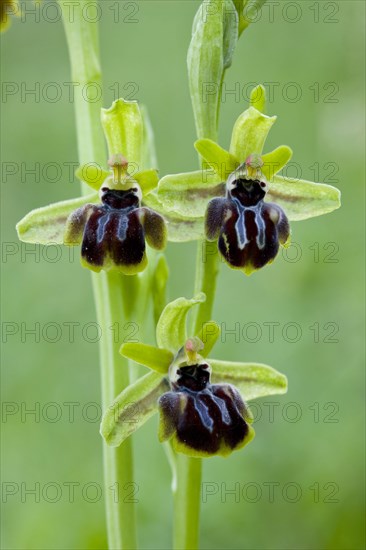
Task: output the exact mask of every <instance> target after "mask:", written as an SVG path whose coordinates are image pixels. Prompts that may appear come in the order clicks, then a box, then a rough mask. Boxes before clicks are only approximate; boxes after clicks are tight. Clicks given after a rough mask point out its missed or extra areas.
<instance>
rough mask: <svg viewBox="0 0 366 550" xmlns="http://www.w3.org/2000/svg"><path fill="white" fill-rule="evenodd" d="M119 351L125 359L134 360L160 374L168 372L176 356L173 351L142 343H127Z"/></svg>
mask: <svg viewBox="0 0 366 550" xmlns="http://www.w3.org/2000/svg"><path fill="white" fill-rule="evenodd" d="M119 351H120V354H121V355H123V357H127V359H132V360H133V361H135V362H136V363H139V364H140V365H143V366H144V367H148V368H149V369H151V370H154V371H155V372H158V373H160V374H166V373H167V372H168V369H169V365H170V364H171V362H172V361H173V359H174V354H173V353H172V352H171V351H169V350H167V349H163V348H157V347H156V346H149V345H147V344H141V343H140V342H126V344H122V346H121V348H120V350H119Z"/></svg>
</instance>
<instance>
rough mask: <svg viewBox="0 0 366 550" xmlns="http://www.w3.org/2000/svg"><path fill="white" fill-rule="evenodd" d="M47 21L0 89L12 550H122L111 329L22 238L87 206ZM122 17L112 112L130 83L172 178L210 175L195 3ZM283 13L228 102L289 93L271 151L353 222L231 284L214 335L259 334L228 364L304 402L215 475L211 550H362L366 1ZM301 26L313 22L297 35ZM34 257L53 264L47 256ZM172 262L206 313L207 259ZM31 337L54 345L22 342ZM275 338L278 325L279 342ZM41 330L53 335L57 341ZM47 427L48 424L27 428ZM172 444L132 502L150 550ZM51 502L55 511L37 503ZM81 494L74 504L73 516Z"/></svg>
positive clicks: (5, 443) (141, 465)
mask: <svg viewBox="0 0 366 550" xmlns="http://www.w3.org/2000/svg"><path fill="white" fill-rule="evenodd" d="M47 4H48V5H49V7H48V8H47V9H48V10H49V11H46V12H42V13H41V16H40V20H39V21H35V18H34V17H33V16H31V15H28V16H27V17H26V22H22V21H14V23H13V25H12V27H11V29H10V30H9V31H8V32H7V33H6V34H5V35H4V36H2V80H3V82H6V83H13V84H14V85H15V86H18V87H19V92H16V91H15V92H14V93H13V95H8V96H4V95H3V98H2V106H1V107H2V109H1V110H2V168H3V181H2V196H3V200H2V238H3V241H4V242H3V249H2V262H3V263H2V273H3V288H2V292H3V296H2V298H3V300H2V321H3V328H4V333H3V342H4V345H3V361H2V365H3V372H2V391H3V413H4V414H3V417H2V434H3V435H2V481H3V518H2V546H3V548H6V549H20V548H31V549H51V548H52V549H58V548H59V549H61V548H62V549H63V548H70V549H71V548H72V549H74V548H75V549H87V548H106V538H105V519H104V508H103V499H102V498H98V497H99V495H98V493H97V488H98V487H102V453H101V439H100V436H99V428H98V419H97V420H95V418H96V416H98V407H99V405H98V404H99V403H100V384H99V372H98V344H97V343H95V342H94V343H93V342H91V341H90V340H91V339H93V338H94V335H95V332H93V330H92V328H89V329H88V328H87V327H88V326H89V325H88V323H93V322H94V321H95V312H94V307H93V298H92V292H91V284H90V276H89V273H88V272H87V271H86V270H84V269H81V268H80V266H79V262H78V257H77V254H76V255H75V257H74V258H72V257H71V260H70V258H69V256H68V252H67V251H65V250H61V249H59V250H57V249H56V250H55V249H54V250H53V252H52V253H51V252H49V255H47V252H46V251H45V250H44V249H40V248H38V249H33V247H28V248H27V247H25V246H24V245H22V246H21V245H20V244H19V243H18V242H17V237H16V232H15V229H14V227H15V224H16V222H17V221H18V220H19V219H20V218H21V217H22V216H23V215H25V214H26V213H27V212H28V211H29V210H31V209H32V208H35V207H38V206H41V205H46V204H48V203H50V202H54V201H58V200H60V199H66V198H71V197H73V196H77V195H78V193H79V191H78V183H77V181H71V179H70V177H69V174H68V169H67V166H66V165H65V164H64V163H70V162H77V150H76V136H75V126H74V113H73V105H72V103H71V102H70V101H69V100H68V93H67V85H65V84H64V83H67V82H70V74H69V62H68V53H67V48H66V44H65V38H64V33H63V29H62V25H61V22H59V21H58V22H55V23H51V22H50V20H51V19H54V18H55V10H54V9H53V11H52V6H50V2H48V1H47V0H46V3H45V5H47ZM52 4H53V5H54V3H52ZM116 4H118V2H117V3H116V2H109V1H103V2H101V5H102V13H103V15H102V19H101V25H100V27H101V28H100V30H101V54H102V62H103V72H104V85H105V99H104V105H105V106H109V105H110V103H111V102H112V100H113V99H114V91H113V90H116V89H117V84H116V83H118V86H119V89H120V95H125V96H128V97H129V98H130V99H138V100H140V101H142V102H144V103H145V104H146V105H147V106H148V109H149V112H150V116H151V119H152V123H153V126H154V130H155V137H156V145H157V150H158V160H159V167H160V171H161V174H165V173H169V172H177V171H186V170H190V169H195V167H196V166H197V157H196V154H195V151H194V149H193V146H192V143H193V141H194V139H195V131H194V124H193V117H192V111H191V105H190V98H189V92H188V85H187V76H186V51H187V47H188V44H189V40H190V32H191V23H192V20H193V16H194V13H195V11H196V9H197V7H198V5H199V3H198V2H197V1H174V2H168V1H155V0H149V1H141V2H137V3H135V2H129V3H126V2H120V3H119V6H120V10H121V11H120V18H122V19H125V21H123V20H120V22H119V23H118V24H116V23H114V21H113V16H114V15H113V13H114V12H113V11H112V9H111V8H113V6H116ZM127 4H128V5H127ZM289 4H292V5H294V4H295V5H296V6H297V7H296V6H295V7H294V6H292V7H291V6H290V5H289ZM271 5H272V7H271V9H272V10H273V11H274V20H273V21H271V18H270V12H269V9H264V11H263V15H262V17H261V19H260V20H259V21H258V22H257V23H255V24H253V25H252V26H251V27H250V28H249V29H248V30H247V31H246V32H245V33H244V35H243V36H242V38H241V40H240V42H239V45H238V48H237V51H236V53H235V57H234V63H233V66H232V67H231V69H230V70H229V71H228V73H227V77H226V91H229V90H233V89H236V90H237V91H238V90H239V94H241V93H242V92H243V93H244V95H245V92H246V88H245V86H246V84H247V83H248V82H253V83H278V84H274V86H275V90H274V96H273V98H272V101H271V102H270V103H269V105H268V112H269V114H277V115H278V121H277V123H276V125H275V128H274V129H273V130H272V132H271V135H270V137H269V141H268V142H267V145H266V150H267V151H268V150H270V149H272V148H274V147H275V146H277V145H279V144H282V143H286V144H289V145H290V146H291V147H292V148H293V149H294V152H295V154H294V158H293V160H294V162H296V163H298V165H299V166H300V167H301V170H302V176H303V177H304V178H305V179H306V178H307V179H313V178H314V177H319V179H320V181H327V182H329V183H331V181H330V178H331V179H332V180H333V182H334V184H335V185H336V186H338V187H339V188H340V189H341V190H342V194H343V206H342V209H341V210H338V211H336V212H334V213H332V214H330V215H327V216H325V217H321V218H315V219H312V220H308V221H305V222H302V223H296V224H295V223H294V224H293V226H292V229H293V241H294V242H295V243H296V244H295V245H294V246H293V247H292V248H291V249H290V250H289V252H288V258H287V261H286V258H285V257H284V256H283V255H282V256H281V255H280V257H279V258H278V259H277V260H276V262H275V263H274V264H273V265H272V266H271V267H268V268H266V269H264V270H263V271H261V272H259V273H257V274H255V275H253V276H252V277H250V278H246V277H245V276H244V275H242V274H240V273H239V272H234V271H230V270H229V269H227V268H222V270H221V274H220V278H219V284H218V294H217V300H216V305H215V311H214V318H215V319H216V320H217V321H218V322H219V323H223V331H224V334H225V333H226V332H227V331H228V330H230V329H233V328H234V327H235V323H239V324H240V330H243V331H244V332H243V334H242V335H241V336H240V338H235V337H234V336H233V335H230V334H226V338H225V337H224V338H223V341H222V342H220V343H219V344H218V345H217V347H216V349H215V351H216V356H217V357H218V358H224V357H225V358H229V359H232V360H255V361H259V362H265V363H268V364H271V365H273V366H274V367H276V368H278V369H279V370H281V371H283V372H284V373H285V374H286V375H287V376H288V379H289V392H288V394H287V395H286V396H282V397H278V398H277V397H272V398H267V399H262V400H258V402H257V403H256V404H255V405H254V407H253V412H254V413H255V416H256V417H257V420H256V423H255V428H256V432H257V436H256V439H255V441H254V442H253V443H252V444H251V445H250V446H249V447H248V448H246V449H245V450H244V451H241V452H238V453H235V454H234V455H232V456H231V457H230V458H228V459H222V458H213V459H209V460H207V461H205V464H204V482H205V483H206V484H210V485H205V486H204V487H203V492H204V494H205V491H206V493H207V490H209V491H210V492H211V493H213V494H209V495H207V494H206V498H203V500H204V502H203V503H202V529H201V541H202V543H201V546H202V548H205V549H221V548H230V549H244V548H245V549H276V550H277V549H278V550H279V549H311V550H315V549H316V550H319V549H342V550H356V549H357V550H358V549H361V548H364V531H363V523H364V509H363V504H364V497H363V495H364V492H363V483H364V455H363V450H364V444H363V442H364V405H363V402H364V378H363V377H364V375H363V345H362V343H363V330H362V328H363V320H364V319H363V298H364V295H363V292H364V291H363V281H364V277H363V275H364V273H363V259H364V257H363V250H364V245H363V231H364V224H363V212H364V206H363V176H362V174H363V171H362V168H363V152H364V141H363V139H364V128H363V100H364V64H363V61H364V59H363V51H364V38H363V29H364V25H363V21H364V16H365V14H364V11H365V9H364V3H363V2H360V1H352V0H351V1H341V2H330V3H329V2H328V3H327V2H315V3H314V2H313V1H311V2H307V1H303V0H302V1H301V2H295V3H293V2H292V3H288V2H283V3H281V6H277V3H273V2H272V3H271ZM283 8H284V10H285V11H283ZM43 9H44V8H43ZM113 9H114V10H115V9H116V7H114V8H113ZM294 9H296V10H297V11H296V12H294V11H292V10H294ZM299 9H300V10H301V13H300V12H299ZM317 10H319V11H317ZM296 13H298V14H300V17H299V20H298V21H296V22H293V23H291V22H289V21H288V20H289V19H291V20H294V19H296V18H297V15H296ZM131 19H133V20H135V21H136V22H131V21H130V20H131ZM50 82H55V83H58V84H59V86H61V88H62V90H63V93H62V97H61V98H60V99H59V100H58V101H55V102H51V101H50V100H49V97H50V96H51V95H52V90H51V88H47V86H48V83H50ZM290 82H295V83H296V86H297V88H298V87H300V89H301V97H299V100H298V101H296V102H291V101H289V100H286V90H288V93H289V94H290V97H291V98H293V97H294V95H293V94H294V93H295V91H294V90H295V89H294V88H292V89H289V88H288V87H287V86H288V83H290ZM35 83H39V86H40V97H37V98H35V97H34V96H31V95H29V96H26V97H22V94H21V89H22V87H23V91H24V90H25V88H27V89H30V88H34V87H35V86H36V84H35ZM131 83H132V84H131ZM316 83H318V84H316ZM329 83H331V84H329ZM332 83H333V84H332ZM10 85H11V84H10ZM267 88H268V85H267ZM7 89H8V90H9V88H7ZM317 89H318V90H319V97H318V98H317V99H318V101H315V99H316V96H314V93H315V91H316V90H317ZM14 90H15V88H13V91H14ZM45 90H46V91H45ZM314 90H315V91H314ZM42 91H43V95H44V96H45V97H42ZM48 93H49V96H48V95H47V94H48ZM223 100H224V101H223V104H222V112H221V129H220V141H221V143H222V145H224V146H227V145H228V140H229V137H230V133H231V128H232V125H233V123H234V121H235V119H236V117H237V116H238V114H239V113H240V112H242V111H243V110H244V109H245V108H246V107H247V101H246V100H245V99H244V98H243V97H239V98H238V97H235V95H233V94H231V95H229V94H228V95H225V90H224V96H223ZM92 160H93V159H91V161H92ZM4 163H16V164H17V169H18V172H17V173H16V174H14V175H9V174H8V173H7V172H6V170H9V169H11V167H12V166H13V167H14V165H11V164H6V165H5V164H4ZM21 163H23V165H21ZM35 163H39V166H40V169H41V172H42V169H44V167H45V165H46V166H47V163H58V165H60V166H61V169H62V176H61V175H60V174H57V173H56V172H55V171H53V169H52V167H51V168H49V172H47V174H46V177H42V173H41V175H40V177H39V178H38V177H35V176H34V175H28V176H26V175H24V172H25V171H26V170H27V169H31V168H32V167H34V165H35ZM314 163H318V164H317V165H315V167H314ZM327 163H330V164H327ZM9 167H10V168H9ZM317 167H319V176H317V175H314V169H317ZM335 168H336V170H335ZM46 170H47V168H46ZM333 171H334V173H332V172H333ZM22 172H23V174H22ZM292 173H293V172H291V171H290V172H289V174H292ZM22 176H24V177H22ZM52 178H53V179H55V180H57V181H54V182H51V181H50V180H51V179H52ZM31 250H38V252H37V253H36V256H35V255H32V254H31V253H29V252H30V251H31ZM57 255H58V256H61V257H57ZM167 256H168V260H169V264H170V270H171V278H170V282H169V297H170V298H172V299H173V298H176V297H177V296H180V295H185V296H191V295H192V292H193V267H192V264H193V259H194V256H195V245H194V244H193V243H191V244H184V245H175V244H170V245H169V246H168V250H167ZM55 258H56V261H54V260H55ZM73 322H75V323H79V325H77V326H76V327H75V338H74V341H73V342H70V338H69V335H68V329H67V326H69V325H65V323H73ZM4 323H7V324H4ZM9 323H13V324H12V325H9ZM22 323H23V325H22ZM35 323H39V327H40V331H41V335H40V338H39V341H36V338H35V337H34V336H32V335H29V334H26V330H27V329H29V328H32V327H34V326H35ZM48 323H56V325H55V326H56V328H55V326H54V329H52V327H51V325H48ZM247 323H251V324H250V325H247ZM268 323H277V324H276V326H275V333H274V338H270V337H269V327H268ZM289 323H290V325H288V324H289ZM294 323H296V325H295V324H294ZM44 327H48V330H49V332H48V330H47V333H46V334H45V335H42V330H43V329H44ZM50 327H51V328H50ZM57 327H58V328H57ZM258 327H259V328H258ZM299 327H300V329H299ZM310 327H312V328H310ZM12 328H13V329H14V331H15V330H17V332H16V334H13V335H10V334H8V333H7V332H6V331H9V330H12ZM60 329H61V336H60V334H57V332H59V330H60ZM82 329H84V335H85V331H86V335H87V336H86V338H83V334H82V332H83V330H82ZM296 333H298V334H296ZM296 336H298V338H296ZM53 338H55V339H57V338H59V339H58V341H56V342H51V341H50V340H51V339H53ZM296 339H297V341H296V342H294V341H293V340H296ZM224 340H225V341H224ZM291 340H292V341H291ZM71 403H74V404H75V405H71ZM93 403H94V404H97V405H93ZM52 404H53V405H52ZM71 407H74V418H73V421H71V419H70V414H69V411H70V408H71ZM35 408H36V411H37V412H36V414H35V415H32V414H27V413H26V411H27V410H28V409H35ZM271 411H274V412H273V414H272V413H271ZM52 419H54V421H53V422H52V421H51V420H52ZM156 430H157V419H156V418H155V419H154V420H151V421H149V422H148V424H147V425H145V426H144V428H143V429H141V430H140V431H139V432H138V434H137V436H136V438H135V440H136V460H137V466H136V468H137V474H136V476H137V477H136V483H137V484H138V491H137V492H136V495H135V498H137V499H138V505H137V510H138V519H139V525H140V545H141V548H146V549H157V548H159V549H160V548H170V544H171V543H170V540H171V520H172V517H171V515H172V514H171V511H172V501H171V494H170V472H169V467H168V465H167V461H166V459H165V455H164V452H163V449H162V447H161V446H160V445H159V443H158V441H157V437H156ZM37 483H38V484H39V492H40V495H39V498H38V497H35V496H34V495H32V494H27V493H26V491H27V490H29V489H32V488H34V487H35V486H36V484H37ZM72 483H75V485H74V487H75V489H74V491H75V495H74V499H70V498H69V489H70V487H71V485H70V484H72ZM88 484H89V485H88ZM90 484H91V485H90ZM212 484H213V485H212ZM271 487H272V490H273V495H272V493H271ZM230 490H234V494H229V491H230ZM60 491H61V492H60ZM9 493H14V494H9ZM126 496H127V493H126ZM51 500H55V501H56V502H51ZM70 500H74V501H73V502H70ZM92 500H96V502H91V501H92Z"/></svg>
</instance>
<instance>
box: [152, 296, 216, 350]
mask: <svg viewBox="0 0 366 550" xmlns="http://www.w3.org/2000/svg"><path fill="white" fill-rule="evenodd" d="M205 300H206V296H205V295H204V294H203V293H202V292H201V293H200V294H198V295H197V296H196V297H195V298H192V299H191V300H188V299H187V298H178V299H177V300H174V302H170V303H169V304H168V305H167V306H166V307H165V308H164V310H163V313H162V314H161V316H160V319H159V322H158V324H157V327H156V341H157V343H158V346H159V347H160V348H165V349H169V350H170V351H171V352H172V353H174V354H175V353H177V352H178V351H179V349H180V348H181V347H182V346H183V345H184V344H185V342H186V340H187V329H186V319H187V314H188V312H189V310H190V309H191V308H192V307H193V306H195V305H196V304H199V303H201V302H204V301H205Z"/></svg>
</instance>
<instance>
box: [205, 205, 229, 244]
mask: <svg viewBox="0 0 366 550" xmlns="http://www.w3.org/2000/svg"><path fill="white" fill-rule="evenodd" d="M228 206H229V201H227V199H221V198H217V199H212V200H211V201H210V202H209V203H208V207H207V211H206V220H205V233H206V238H207V239H208V240H209V241H215V240H216V239H217V238H218V236H219V233H220V229H221V226H222V224H223V220H224V215H225V211H226V209H227V207H228Z"/></svg>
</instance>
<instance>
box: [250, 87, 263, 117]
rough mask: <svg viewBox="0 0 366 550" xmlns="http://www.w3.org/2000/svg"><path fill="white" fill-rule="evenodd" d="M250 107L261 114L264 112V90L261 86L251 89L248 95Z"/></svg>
mask: <svg viewBox="0 0 366 550" xmlns="http://www.w3.org/2000/svg"><path fill="white" fill-rule="evenodd" d="M250 106H251V107H254V108H255V109H257V111H260V112H261V113H265V112H266V89H265V87H264V86H262V84H259V86H256V87H255V88H253V90H252V91H251V93H250Z"/></svg>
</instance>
